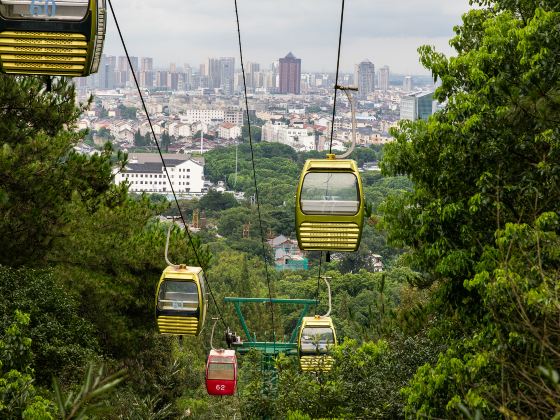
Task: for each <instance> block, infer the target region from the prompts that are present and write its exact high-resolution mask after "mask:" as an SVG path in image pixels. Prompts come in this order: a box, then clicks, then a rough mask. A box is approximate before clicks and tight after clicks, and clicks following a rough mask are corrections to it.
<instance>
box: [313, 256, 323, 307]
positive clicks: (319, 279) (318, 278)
mask: <svg viewBox="0 0 560 420" xmlns="http://www.w3.org/2000/svg"><path fill="white" fill-rule="evenodd" d="M322 262H323V251H321V253H320V254H319V274H318V275H317V292H316V293H315V315H317V306H318V305H319V287H320V285H321V263H322Z"/></svg>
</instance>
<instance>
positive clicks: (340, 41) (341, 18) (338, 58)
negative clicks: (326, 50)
mask: <svg viewBox="0 0 560 420" xmlns="http://www.w3.org/2000/svg"><path fill="white" fill-rule="evenodd" d="M343 22H344V0H342V7H341V10H340V29H339V31H338V54H337V57H336V76H335V77H336V80H335V81H334V102H333V110H332V123H331V144H330V146H329V154H331V153H332V144H333V137H334V118H335V115H336V93H337V92H338V70H339V68H340V45H341V44H342V23H343Z"/></svg>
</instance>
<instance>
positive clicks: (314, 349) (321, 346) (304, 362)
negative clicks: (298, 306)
mask: <svg viewBox="0 0 560 420" xmlns="http://www.w3.org/2000/svg"><path fill="white" fill-rule="evenodd" d="M334 346H336V332H335V329H334V324H333V322H332V319H331V318H330V317H328V316H314V317H313V316H306V317H304V318H303V321H302V323H301V327H300V330H299V336H298V353H299V364H300V367H301V370H303V371H311V372H326V371H329V370H331V368H332V366H333V363H334V359H333V357H332V356H330V355H329V352H330V350H331V349H332V348H333V347H334Z"/></svg>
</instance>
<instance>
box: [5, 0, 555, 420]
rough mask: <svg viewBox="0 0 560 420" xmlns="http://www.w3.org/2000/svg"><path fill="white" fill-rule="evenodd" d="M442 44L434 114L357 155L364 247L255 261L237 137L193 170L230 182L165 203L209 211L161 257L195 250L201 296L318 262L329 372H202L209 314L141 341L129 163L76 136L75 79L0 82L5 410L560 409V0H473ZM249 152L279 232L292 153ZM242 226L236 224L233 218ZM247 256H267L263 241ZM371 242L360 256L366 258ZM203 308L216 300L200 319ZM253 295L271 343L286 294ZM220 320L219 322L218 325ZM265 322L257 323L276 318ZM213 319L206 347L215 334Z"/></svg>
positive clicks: (161, 414)
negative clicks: (209, 379)
mask: <svg viewBox="0 0 560 420" xmlns="http://www.w3.org/2000/svg"><path fill="white" fill-rule="evenodd" d="M471 3H472V4H474V5H476V6H477V7H476V8H473V10H471V11H470V12H468V13H466V14H465V15H464V16H463V23H462V25H460V26H458V27H456V28H455V32H456V36H455V37H454V38H453V39H452V40H451V41H450V43H451V45H452V47H453V48H454V49H455V50H456V56H455V57H450V58H448V57H445V56H444V55H442V54H441V53H439V52H437V51H435V50H434V49H433V48H431V47H429V46H424V47H420V48H419V53H420V59H421V61H422V63H423V64H424V66H425V67H426V68H427V69H429V70H430V71H431V72H432V75H433V77H434V79H435V80H437V81H439V82H441V84H440V87H439V88H438V89H437V90H436V93H435V96H436V97H437V99H438V101H439V102H440V103H444V104H445V107H444V108H443V109H442V110H441V111H439V112H437V113H436V114H434V115H433V116H432V117H431V118H430V119H429V120H428V121H415V122H401V123H400V124H399V126H398V127H397V128H395V129H394V130H393V132H392V135H393V137H394V138H395V141H394V142H392V143H390V144H388V145H386V146H385V147H384V148H360V149H358V151H357V152H356V154H355V156H354V158H355V159H356V160H358V161H359V162H364V161H371V160H379V161H380V162H381V167H382V173H376V172H364V173H363V181H364V185H365V194H366V199H367V202H368V206H367V207H368V214H367V223H366V227H365V231H364V235H363V239H362V244H361V246H360V250H359V251H358V252H356V253H351V254H340V255H336V258H333V259H332V262H329V263H327V262H325V261H324V260H323V261H322V262H321V263H319V257H320V256H319V255H316V254H317V253H310V255H309V258H310V263H311V267H310V270H308V271H289V272H287V271H284V272H276V271H274V270H273V269H272V268H271V267H268V270H265V269H266V268H267V267H266V266H265V261H270V257H271V255H270V250H269V249H267V248H265V249H264V251H263V247H262V246H261V233H263V232H261V231H260V229H259V225H258V223H256V220H257V210H256V208H255V205H254V204H252V203H251V200H250V197H251V196H252V195H253V194H254V183H253V178H252V165H251V158H250V152H249V146H248V144H247V142H246V139H245V142H244V143H243V144H241V145H240V146H239V149H238V155H239V170H238V173H237V175H235V150H234V148H222V149H217V150H214V151H212V152H209V153H207V154H206V155H205V158H206V168H205V170H206V177H207V178H208V179H210V180H212V181H225V182H226V183H227V184H228V186H229V187H230V188H231V189H234V190H237V191H243V192H244V193H245V196H246V198H247V199H246V200H244V201H241V202H238V201H237V200H235V199H234V198H233V196H232V195H230V194H221V193H218V192H215V191H212V192H210V193H209V194H208V195H206V196H205V197H203V198H201V199H200V200H192V201H182V202H180V205H181V208H182V210H183V211H184V212H185V214H186V215H187V216H188V217H191V215H192V213H193V211H194V210H195V209H201V210H202V209H204V210H205V212H206V215H207V222H208V223H207V227H206V228H204V229H202V230H201V231H200V232H198V233H197V234H196V235H194V236H193V240H192V241H189V239H188V237H186V235H185V232H184V230H182V229H180V228H178V227H177V228H174V229H173V230H172V235H171V246H170V259H171V260H172V261H181V262H184V263H188V264H191V265H194V264H196V263H197V261H198V260H197V258H195V251H196V254H197V256H198V257H199V259H200V261H201V263H202V265H203V266H204V268H205V270H206V272H207V277H208V284H209V285H210V286H211V288H212V291H213V294H214V296H215V298H216V302H217V303H218V305H219V306H216V305H215V304H214V303H213V302H211V305H210V308H209V311H210V314H209V317H208V319H209V320H210V319H211V318H212V317H214V316H218V315H219V314H221V316H222V320H223V321H224V323H225V324H227V325H229V326H230V327H231V328H232V329H233V330H236V331H237V332H240V329H241V326H240V325H239V322H238V320H237V317H236V315H235V312H234V308H233V307H232V306H228V305H226V304H225V303H224V302H223V298H224V297H226V296H245V297H268V294H269V289H268V284H267V281H266V278H267V274H266V272H267V271H268V276H269V278H270V285H271V292H272V294H273V295H274V296H275V297H285V298H308V299H313V298H315V296H317V293H318V298H319V301H320V304H319V305H318V307H316V308H314V309H313V310H315V311H317V313H323V312H324V311H325V310H326V306H327V294H326V291H325V290H324V287H320V288H318V287H317V281H318V276H319V269H321V274H325V275H327V276H329V277H331V280H330V282H331V287H332V296H333V305H332V306H333V311H332V316H333V319H334V323H335V326H336V330H337V335H338V337H339V339H340V340H339V341H340V344H339V345H338V346H336V347H335V349H334V350H333V357H334V360H335V363H334V367H333V369H332V370H331V371H329V372H323V373H302V372H300V371H299V366H298V363H297V359H296V358H295V357H291V356H288V355H281V356H280V357H278V358H277V359H276V360H275V361H274V366H275V370H276V377H275V379H274V381H273V386H271V383H272V381H271V378H270V376H269V375H267V372H266V371H263V369H262V356H261V354H260V353H258V352H256V351H254V352H250V353H248V354H245V355H243V356H241V357H240V376H239V386H238V392H237V394H236V395H235V396H232V397H227V398H216V397H209V396H208V395H207V393H206V389H205V386H204V368H205V361H206V357H207V355H208V352H209V350H210V334H211V321H207V324H210V325H206V328H205V329H204V330H203V332H202V333H201V334H200V336H198V337H191V338H184V339H183V340H178V339H177V338H175V337H168V336H161V335H159V334H158V333H157V329H156V324H155V318H154V310H155V302H154V294H155V288H156V284H157V281H158V279H159V277H160V275H161V271H162V270H163V269H164V268H165V265H166V264H165V260H164V258H163V256H164V247H165V239H166V232H167V224H166V222H162V221H161V220H162V219H161V216H162V215H172V214H177V209H176V208H174V207H173V203H170V202H168V201H167V200H165V199H164V198H163V197H158V196H134V195H131V194H129V193H128V190H127V185H125V184H123V185H120V186H116V185H114V184H113V182H112V181H113V174H114V171H115V170H119V169H120V168H122V167H123V165H124V164H125V163H126V159H127V156H126V155H125V154H122V153H120V152H116V151H115V150H113V148H112V146H111V145H110V144H107V145H106V147H105V149H104V150H103V151H102V152H100V153H98V154H95V155H92V156H86V155H82V154H79V153H77V152H75V151H74V146H75V145H76V144H77V143H78V142H79V141H81V139H83V138H84V136H86V134H87V133H85V132H81V131H78V130H77V129H76V121H77V119H78V117H79V116H80V114H81V113H82V112H83V111H84V110H85V109H87V107H88V105H89V104H87V103H86V104H79V105H76V102H75V91H74V87H73V85H72V83H71V81H70V80H68V79H65V78H62V79H55V80H54V81H53V85H52V90H51V91H50V92H47V91H46V89H45V84H44V81H43V80H42V79H40V78H34V77H8V76H1V77H0V142H1V147H0V238H1V239H2V245H1V246H0V294H1V296H2V299H0V417H1V418H6V419H19V418H24V419H54V418H64V419H74V418H76V419H78V418H86V417H89V418H95V417H97V418H115V419H117V418H127V419H128V418H131V419H165V418H189V417H192V418H228V419H229V418H259V417H268V418H289V419H294V420H295V419H311V418H404V417H410V418H413V417H417V418H467V419H471V418H472V419H475V418H543V419H544V418H556V419H557V418H560V353H559V350H558V349H559V348H560V321H559V320H560V300H559V294H560V282H559V278H560V264H559V263H560V240H559V237H558V235H559V233H560V208H559V204H558V203H559V202H560V185H559V182H560V66H559V57H560V31H559V30H558V28H559V27H560V4H559V3H558V2H557V1H556V0H541V1H538V2H537V1H534V0H497V1H491V0H473V1H472V2H471ZM311 156H315V155H314V154H313V153H309V154H298V153H296V152H294V151H293V150H291V149H290V148H287V147H283V146H281V145H277V144H267V143H257V144H256V145H255V157H256V161H255V163H256V174H257V181H258V186H259V196H260V204H261V210H262V218H263V231H264V234H265V235H268V233H269V232H272V233H273V234H284V235H287V236H292V237H293V236H294V203H293V201H294V194H295V188H296V184H297V179H298V176H299V173H300V171H301V168H302V166H303V162H304V161H305V159H306V158H308V157H311ZM248 223H251V229H250V234H249V237H248V238H244V237H243V236H244V235H243V231H242V229H243V225H245V224H248ZM263 253H264V254H265V255H263ZM372 253H375V254H379V255H381V256H382V257H383V261H384V264H385V269H384V271H383V272H373V269H372V266H371V258H370V256H371V254H372ZM218 308H219V312H218ZM276 311H277V312H276V313H275V315H276V323H275V324H274V325H273V324H272V323H271V318H270V311H269V308H268V307H267V306H266V305H258V304H253V305H248V306H247V309H246V313H245V316H246V318H247V322H248V324H249V325H250V327H251V329H252V330H254V331H256V332H257V333H258V334H259V336H260V337H261V338H263V339H266V338H267V337H270V336H271V335H272V332H274V333H275V335H276V336H277V337H283V336H285V335H289V334H290V333H291V331H292V330H293V328H294V323H295V320H296V319H297V313H298V310H294V308H292V307H289V306H281V305H279V306H277V308H276ZM218 329H219V328H218ZM273 330H274V331H273ZM221 336H222V332H220V333H219V334H217V335H216V336H215V337H214V342H215V344H217V342H218V341H219V342H220V344H219V345H225V343H224V342H223V340H222V339H221Z"/></svg>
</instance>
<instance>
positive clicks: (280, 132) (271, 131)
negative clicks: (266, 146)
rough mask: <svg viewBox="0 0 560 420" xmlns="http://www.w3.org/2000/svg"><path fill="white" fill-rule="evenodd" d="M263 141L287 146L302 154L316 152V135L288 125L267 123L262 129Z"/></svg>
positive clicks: (304, 129)
mask: <svg viewBox="0 0 560 420" xmlns="http://www.w3.org/2000/svg"><path fill="white" fill-rule="evenodd" d="M262 141H267V142H270V143H282V144H286V145H288V146H290V147H292V148H293V149H295V150H297V151H300V152H307V151H311V150H316V146H315V134H314V133H313V131H309V129H307V128H297V127H290V126H288V125H286V124H271V123H266V124H265V125H263V127H262Z"/></svg>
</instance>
